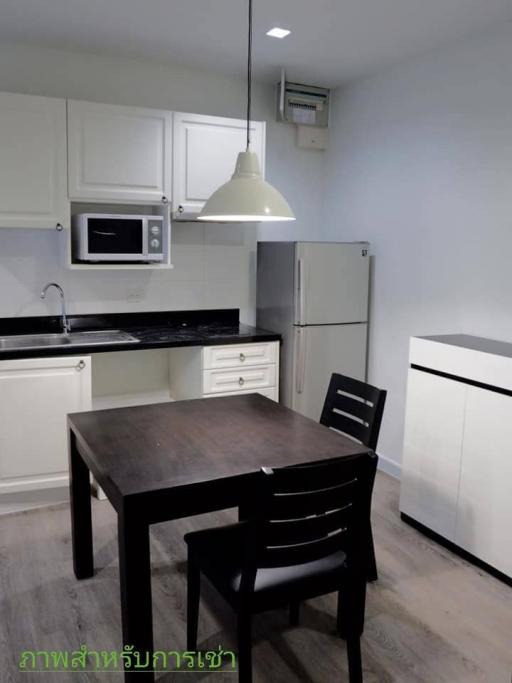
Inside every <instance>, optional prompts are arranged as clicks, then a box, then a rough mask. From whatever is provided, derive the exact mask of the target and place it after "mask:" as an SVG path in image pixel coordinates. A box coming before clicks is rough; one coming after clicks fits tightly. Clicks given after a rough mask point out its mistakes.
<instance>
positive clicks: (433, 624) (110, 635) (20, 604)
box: [0, 474, 512, 683]
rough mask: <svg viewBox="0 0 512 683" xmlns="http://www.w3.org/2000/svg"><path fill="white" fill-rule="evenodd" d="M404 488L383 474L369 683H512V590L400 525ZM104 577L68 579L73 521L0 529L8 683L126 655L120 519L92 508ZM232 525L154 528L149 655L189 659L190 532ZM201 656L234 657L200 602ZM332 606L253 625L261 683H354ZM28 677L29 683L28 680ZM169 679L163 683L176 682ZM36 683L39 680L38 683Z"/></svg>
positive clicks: (208, 602)
mask: <svg viewBox="0 0 512 683" xmlns="http://www.w3.org/2000/svg"><path fill="white" fill-rule="evenodd" d="M397 508H398V483H397V482H396V481H395V480H393V479H391V478H389V477H387V476H386V475H383V474H379V475H378V478H377V484H376V491H375V498H374V536H375V540H376V547H377V561H378V565H379V571H380V580H379V581H378V583H376V584H374V585H371V586H370V587H369V594H368V602H367V616H366V631H365V634H364V637H363V663H364V680H365V683H375V682H377V681H378V682H379V683H388V681H397V682H401V683H459V682H460V683H472V682H477V681H478V682H479V683H481V682H483V681H487V682H488V683H510V681H511V672H512V589H510V588H509V587H507V586H506V585H504V584H503V583H500V582H499V581H497V580H496V579H494V578H492V577H490V576H488V575H487V574H485V572H483V571H480V570H479V569H475V568H474V567H473V566H471V565H469V564H468V563H466V562H465V561H463V560H461V559H459V558H458V557H456V556H454V555H453V554H451V553H450V552H449V551H447V550H444V549H443V548H441V547H439V546H438V545H436V544H435V543H433V542H432V541H430V540H428V539H426V538H425V537H423V536H422V535H421V534H419V533H418V532H416V531H414V530H413V529H411V528H410V527H408V526H407V525H405V524H404V523H402V522H401V521H400V519H399V517H398V512H397ZM93 514H94V531H95V554H96V568H97V572H96V575H95V577H94V578H93V579H89V580H87V581H82V582H77V581H76V580H75V578H74V576H73V573H72V569H71V547H70V535H69V509H68V507H67V506H60V507H59V508H53V509H45V510H39V511H31V512H28V513H23V514H17V515H13V516H8V517H3V518H0V681H1V683H20V682H22V681H24V680H28V681H30V680H32V679H33V677H34V675H33V674H21V673H20V672H19V671H18V668H17V662H18V656H19V652H20V651H21V650H23V649H43V650H44V649H51V650H55V649H76V648H77V647H78V646H80V644H82V643H86V644H87V645H88V646H89V647H90V648H97V649H112V648H120V647H121V640H120V633H121V623H120V608H119V599H118V574H117V539H116V519H115V514H114V512H113V510H112V508H111V507H110V504H109V503H108V502H106V501H101V502H100V501H95V502H94V507H93ZM232 519H234V513H233V511H226V512H223V513H219V514H216V515H211V516H208V517H197V518H195V519H187V520H182V521H180V522H172V523H168V524H165V525H159V526H156V527H153V533H152V559H153V600H154V617H155V643H156V645H157V646H158V648H159V649H164V650H173V649H185V635H184V634H185V592H186V591H185V587H186V582H185V574H184V570H185V565H184V560H185V556H186V553H185V546H184V543H183V541H182V537H183V534H184V533H185V532H186V531H189V530H192V529H197V528H201V527H204V526H211V525H213V524H219V523H225V522H228V521H231V520H232ZM203 595H204V600H203V602H202V608H201V616H200V627H199V635H200V646H201V647H203V646H205V647H207V646H209V647H213V648H216V647H217V646H218V645H219V644H221V645H222V646H223V647H224V648H225V649H228V648H229V647H230V648H235V644H234V642H233V637H232V633H233V628H232V627H233V620H232V617H231V615H230V612H229V610H227V609H226V608H225V606H224V604H223V603H222V601H221V599H220V598H218V597H217V596H216V594H214V593H213V591H212V590H209V589H208V586H205V587H204V590H203ZM335 607H336V600H335V597H334V596H328V597H326V598H322V599H317V600H312V601H310V602H308V603H306V605H305V606H304V608H303V613H302V619H301V625H300V626H299V627H298V628H290V627H288V625H287V618H286V614H285V613H284V612H274V613H269V614H266V615H261V616H260V617H258V618H257V620H256V634H255V645H254V672H255V683H262V682H265V683H267V682H269V683H270V682H271V683H281V682H282V683H294V682H295V681H301V682H304V683H313V682H314V683H333V682H335V681H339V683H343V682H344V681H347V680H348V678H347V667H346V658H345V646H344V643H343V641H341V640H340V639H339V638H337V637H336V636H335V635H334V627H335ZM31 676H32V678H31ZM181 678H182V677H180V675H179V674H167V675H165V676H163V677H160V679H159V681H160V682H162V683H168V682H169V681H171V680H180V681H181ZM68 679H69V680H70V682H71V683H75V682H76V683H79V682H81V681H113V682H116V683H121V681H122V676H120V675H119V674H97V675H94V674H73V675H68V674H58V675H57V674H53V675H47V674H38V675H37V682H38V683H53V682H54V681H63V682H64V681H66V683H67V680H68ZM206 679H208V680H213V681H215V683H220V681H236V676H234V675H233V674H223V673H221V674H215V675H214V674H213V673H210V674H209V675H208V674H199V673H197V674H194V673H191V674H189V675H188V676H187V678H186V681H187V683H188V682H190V683H192V681H204V680H206ZM34 680H35V679H34Z"/></svg>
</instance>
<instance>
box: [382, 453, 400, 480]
mask: <svg viewBox="0 0 512 683" xmlns="http://www.w3.org/2000/svg"><path fill="white" fill-rule="evenodd" d="M377 455H378V456H379V464H378V469H379V470H381V471H382V472H385V474H389V476H390V477H393V478H394V479H400V477H401V475H402V467H401V465H399V464H398V463H397V462H395V461H394V460H391V459H390V458H386V456H385V455H381V454H380V453H377Z"/></svg>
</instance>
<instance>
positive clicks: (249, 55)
mask: <svg viewBox="0 0 512 683" xmlns="http://www.w3.org/2000/svg"><path fill="white" fill-rule="evenodd" d="M251 85H252V0H249V37H248V41H247V151H249V146H250V144H251V95H252V93H251Z"/></svg>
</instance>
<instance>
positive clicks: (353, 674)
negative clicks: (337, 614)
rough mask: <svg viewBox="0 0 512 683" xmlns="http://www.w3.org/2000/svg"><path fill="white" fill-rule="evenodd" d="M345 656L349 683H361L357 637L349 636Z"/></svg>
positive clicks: (359, 649) (361, 667) (361, 671)
mask: <svg viewBox="0 0 512 683" xmlns="http://www.w3.org/2000/svg"><path fill="white" fill-rule="evenodd" d="M347 656H348V680H349V683H363V665H362V662H361V641H360V639H359V636H350V637H348V638H347Z"/></svg>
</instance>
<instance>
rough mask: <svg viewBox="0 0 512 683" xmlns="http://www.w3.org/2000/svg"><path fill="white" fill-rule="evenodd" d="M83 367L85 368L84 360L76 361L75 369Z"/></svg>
mask: <svg viewBox="0 0 512 683" xmlns="http://www.w3.org/2000/svg"><path fill="white" fill-rule="evenodd" d="M84 368H85V361H84V360H80V361H78V363H77V366H76V369H77V370H83V369H84Z"/></svg>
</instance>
